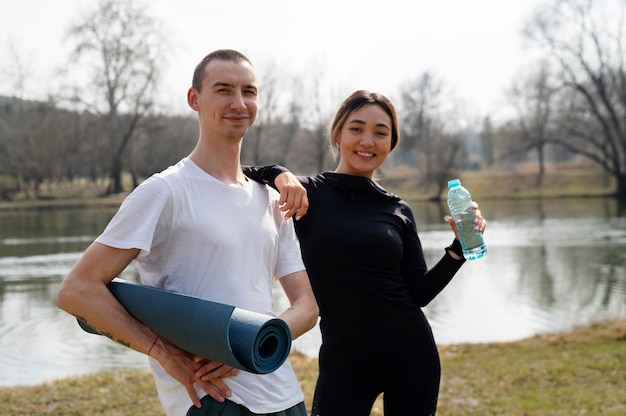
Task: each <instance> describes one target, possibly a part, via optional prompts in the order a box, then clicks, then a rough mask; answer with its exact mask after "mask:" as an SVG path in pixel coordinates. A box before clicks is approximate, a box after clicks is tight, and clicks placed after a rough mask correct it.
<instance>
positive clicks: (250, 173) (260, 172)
mask: <svg viewBox="0 0 626 416" xmlns="http://www.w3.org/2000/svg"><path fill="white" fill-rule="evenodd" d="M242 170H243V173H244V175H246V176H247V177H248V178H250V179H252V180H253V181H256V182H260V183H262V184H266V185H269V186H271V187H272V188H274V189H276V186H275V185H274V180H275V179H276V177H277V176H278V175H280V174H281V173H284V172H289V169H287V168H286V167H283V166H280V165H268V166H242Z"/></svg>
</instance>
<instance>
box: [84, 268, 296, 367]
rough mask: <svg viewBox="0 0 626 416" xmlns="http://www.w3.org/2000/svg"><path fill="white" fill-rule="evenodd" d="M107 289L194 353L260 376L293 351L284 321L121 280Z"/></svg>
mask: <svg viewBox="0 0 626 416" xmlns="http://www.w3.org/2000/svg"><path fill="white" fill-rule="evenodd" d="M108 287H109V289H110V290H111V293H112V294H113V296H115V297H116V298H117V300H118V301H119V302H120V303H121V304H122V305H123V306H124V308H126V310H127V311H128V312H129V313H130V314H131V315H133V316H134V317H135V318H137V319H138V320H140V321H141V322H143V323H144V324H145V325H147V326H148V327H150V328H151V329H152V330H153V331H154V332H156V333H157V334H159V336H161V337H163V338H165V339H166V340H168V341H169V342H171V343H172V344H174V345H176V346H178V347H179V348H182V349H183V350H185V351H188V352H190V353H192V354H196V355H199V356H202V357H205V358H209V359H211V360H214V361H218V362H220V363H223V364H227V365H230V366H231V367H236V368H239V369H241V370H245V371H248V372H251V373H257V374H267V373H271V372H272V371H274V370H276V369H277V368H278V367H280V366H281V365H282V364H283V362H284V361H285V360H286V359H287V356H288V355H289V351H290V349H291V332H290V330H289V327H288V326H287V324H286V323H285V321H283V320H282V319H279V318H276V317H273V316H269V315H264V314H260V313H256V312H251V311H248V310H245V309H240V308H237V307H234V306H230V305H225V304H222V303H217V302H211V301H208V300H204V299H200V298H196V297H193V296H188V295H183V294H180V293H175V292H170V291H166V290H163V289H158V288H154V287H150V286H145V285H140V284H137V283H133V282H129V281H126V280H122V279H118V278H116V279H114V280H113V281H112V282H111V283H109V285H108ZM78 323H79V325H80V326H81V328H82V329H83V330H85V331H87V332H90V333H93V334H98V332H97V331H95V330H94V329H93V328H91V327H89V326H88V325H86V324H84V323H83V322H80V321H78Z"/></svg>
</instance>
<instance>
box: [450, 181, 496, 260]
mask: <svg viewBox="0 0 626 416" xmlns="http://www.w3.org/2000/svg"><path fill="white" fill-rule="evenodd" d="M448 207H449V208H450V215H452V218H454V221H455V222H456V228H457V230H458V231H459V240H460V241H461V247H463V257H465V258H466V259H467V260H475V259H479V258H481V257H482V256H484V255H485V254H487V245H486V244H485V241H484V240H483V233H481V232H480V231H476V230H474V209H473V208H472V196H471V195H470V193H469V191H468V190H467V189H465V188H464V187H463V186H461V181H460V180H458V179H453V180H451V181H448Z"/></svg>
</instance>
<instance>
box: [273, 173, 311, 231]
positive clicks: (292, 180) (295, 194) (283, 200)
mask: <svg viewBox="0 0 626 416" xmlns="http://www.w3.org/2000/svg"><path fill="white" fill-rule="evenodd" d="M274 185H276V189H278V192H280V199H279V200H278V203H279V204H280V210H281V211H283V212H285V218H290V217H293V216H294V215H295V219H296V221H298V220H299V219H300V218H302V217H304V216H305V215H306V212H307V210H308V209H309V198H308V197H307V193H306V189H304V186H302V184H301V183H300V181H299V180H298V178H296V176H295V175H294V174H293V173H291V172H283V173H281V174H280V175H278V176H277V177H276V179H274Z"/></svg>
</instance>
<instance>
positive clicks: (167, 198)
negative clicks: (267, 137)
mask: <svg viewBox="0 0 626 416" xmlns="http://www.w3.org/2000/svg"><path fill="white" fill-rule="evenodd" d="M257 93H258V86H257V80H256V73H255V70H254V68H253V65H252V63H251V62H250V60H249V59H248V58H247V57H246V56H244V55H243V54H241V53H239V52H237V51H233V50H218V51H215V52H212V53H211V54H209V55H207V56H206V57H205V58H204V59H203V60H202V61H201V62H200V63H199V64H198V66H197V67H196V69H195V72H194V75H193V82H192V86H191V88H190V89H189V91H188V93H187V101H188V104H189V106H190V107H191V108H192V109H193V110H194V111H196V112H197V114H198V123H199V138H198V141H197V144H196V147H195V148H194V149H193V151H192V152H191V153H190V154H189V156H188V157H186V158H183V159H182V160H181V161H180V162H179V163H177V164H176V165H175V166H171V167H170V168H168V169H166V170H165V171H163V172H161V173H158V174H155V175H153V176H152V177H151V178H149V179H148V180H146V181H145V182H143V183H142V184H141V185H140V186H138V187H137V188H136V189H135V190H134V191H133V192H132V193H131V194H130V195H129V196H128V197H127V198H126V200H125V201H124V203H123V204H122V205H121V207H120V209H119V211H118V212H117V214H116V215H115V217H114V218H113V219H112V220H111V222H110V223H109V225H108V226H107V227H106V229H105V230H104V232H103V233H102V235H100V236H99V237H98V238H97V239H96V241H95V242H94V243H93V244H92V245H91V246H90V247H89V248H88V249H87V250H86V251H85V253H84V254H83V255H82V256H81V258H80V259H79V261H78V262H77V263H76V265H75V266H74V267H73V268H72V270H71V271H70V272H69V274H68V275H67V277H66V278H65V279H64V281H63V283H62V285H61V288H60V290H59V293H58V296H57V304H58V306H59V307H60V308H61V309H64V310H65V311H67V312H68V313H70V314H73V315H75V316H77V317H78V318H79V319H80V320H82V321H83V322H85V323H86V324H87V325H89V326H91V327H92V328H94V329H96V330H97V331H98V332H100V333H102V334H105V335H107V336H108V337H110V338H111V339H113V340H115V341H117V342H119V343H121V344H123V345H126V346H128V347H130V348H133V349H135V350H137V351H139V352H141V353H145V354H148V355H149V356H150V360H149V361H150V365H151V368H152V372H153V374H154V377H155V380H156V385H157V390H158V393H159V398H160V400H161V403H162V404H163V407H164V409H165V410H166V412H167V414H168V415H176V416H182V415H202V414H207V415H209V414H224V415H231V414H232V415H244V414H245V415H250V414H274V413H277V412H283V411H285V412H283V413H280V414H281V415H286V416H295V415H305V413H306V410H305V408H304V404H303V395H302V391H301V390H300V387H299V385H298V383H297V380H296V378H295V374H294V372H293V369H292V368H291V365H290V363H289V362H288V361H286V362H285V363H284V364H283V366H281V367H280V368H279V369H278V370H276V371H275V372H273V373H271V374H265V375H258V374H252V373H248V372H245V371H239V370H236V369H233V368H232V367H229V366H227V365H222V364H221V363H217V362H214V361H211V360H210V359H211V357H197V356H193V355H192V354H190V353H188V352H186V351H183V350H181V349H180V348H177V347H176V346H174V345H173V344H171V343H169V342H167V340H164V339H162V338H160V337H158V336H157V335H156V334H155V333H154V332H153V331H152V330H151V329H150V328H148V327H147V326H145V325H143V324H142V323H141V322H139V321H138V320H136V319H135V318H133V317H132V316H131V315H130V314H129V313H128V312H127V311H126V310H125V309H124V307H123V306H122V305H121V304H120V303H119V302H118V301H117V300H116V299H115V297H114V296H113V295H112V294H111V293H110V291H109V290H108V289H107V284H108V283H109V282H111V280H113V278H115V277H116V276H117V275H118V274H119V273H120V272H121V271H122V270H124V269H125V268H126V267H127V266H128V265H129V264H130V262H131V261H132V260H136V261H137V263H138V269H139V273H140V276H141V280H142V282H143V283H144V284H146V285H149V286H154V287H159V288H164V289H166V290H172V291H175V292H179V293H184V294H187V295H192V296H197V297H200V298H204V299H208V300H211V301H215V302H220V303H225V304H230V305H234V306H236V307H239V308H242V309H248V310H252V311H255V312H260V313H266V314H272V298H271V285H272V279H273V278H277V279H279V281H280V283H281V285H282V287H283V289H284V291H285V293H286V295H287V297H288V298H289V299H290V302H291V307H290V308H289V309H288V310H286V311H284V312H283V313H282V314H281V315H280V318H282V319H283V320H284V321H285V322H286V323H287V325H288V326H289V328H290V330H291V333H292V336H293V337H294V338H297V337H298V336H299V335H301V334H303V333H304V332H306V331H308V330H309V329H311V328H312V327H313V326H314V325H315V323H316V321H317V315H318V307H317V303H316V302H315V298H314V296H313V293H312V291H311V287H310V283H309V280H308V276H307V274H306V271H305V270H304V266H303V264H302V260H301V257H300V251H299V245H298V242H297V239H296V237H295V233H294V230H293V224H292V223H291V219H290V218H289V217H290V216H292V215H294V214H295V208H294V209H292V207H293V206H298V207H302V206H303V205H302V204H301V201H299V200H298V201H295V202H296V204H295V205H294V204H293V202H294V201H293V200H292V201H287V203H284V204H282V205H281V202H284V201H280V200H279V196H278V194H277V193H276V192H275V191H274V190H272V189H271V188H269V187H266V186H264V185H260V184H258V183H256V182H254V181H251V180H248V179H247V178H246V177H245V176H244V175H243V172H242V170H241V163H240V153H241V145H242V140H243V136H244V134H245V133H246V132H247V131H248V129H249V128H250V126H252V124H253V122H254V120H255V117H256V113H257V105H258V96H257ZM292 198H293V197H292ZM303 198H306V197H303ZM304 206H305V207H306V204H304ZM301 209H302V208H301ZM283 212H286V214H285V215H283ZM298 215H302V213H299V214H298ZM213 408H220V409H226V412H224V413H216V411H214V410H211V409H213ZM220 411H224V410H220Z"/></svg>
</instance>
